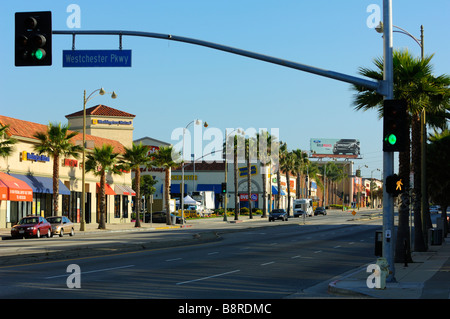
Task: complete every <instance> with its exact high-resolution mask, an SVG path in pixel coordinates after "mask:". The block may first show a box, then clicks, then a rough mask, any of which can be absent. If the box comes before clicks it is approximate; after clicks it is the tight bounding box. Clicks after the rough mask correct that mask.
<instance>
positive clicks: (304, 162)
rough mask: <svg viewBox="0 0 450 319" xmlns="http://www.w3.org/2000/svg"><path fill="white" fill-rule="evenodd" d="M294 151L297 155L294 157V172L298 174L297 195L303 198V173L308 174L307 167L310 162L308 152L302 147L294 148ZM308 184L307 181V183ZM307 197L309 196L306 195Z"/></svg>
mask: <svg viewBox="0 0 450 319" xmlns="http://www.w3.org/2000/svg"><path fill="white" fill-rule="evenodd" d="M292 153H293V154H294V155H295V156H294V159H295V162H294V169H293V170H292V171H293V173H295V174H296V178H297V182H296V185H297V187H296V197H297V198H302V197H303V194H302V187H301V184H302V183H301V182H302V175H303V174H305V176H306V169H305V168H306V167H307V166H308V164H309V159H308V154H307V153H306V152H303V151H302V150H301V149H296V150H293V151H292ZM305 184H306V183H305ZM306 197H307V196H306Z"/></svg>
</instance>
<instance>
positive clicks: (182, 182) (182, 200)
mask: <svg viewBox="0 0 450 319" xmlns="http://www.w3.org/2000/svg"><path fill="white" fill-rule="evenodd" d="M201 122H202V121H200V120H194V121H191V122H189V123H188V125H186V127H185V128H183V145H182V151H181V158H182V160H183V161H184V133H185V132H186V129H187V128H188V127H189V125H191V124H192V123H195V125H200V124H201ZM203 127H208V123H207V122H206V121H205V124H203ZM180 191H181V222H182V223H184V164H182V165H181V190H180Z"/></svg>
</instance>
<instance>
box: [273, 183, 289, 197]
mask: <svg viewBox="0 0 450 319" xmlns="http://www.w3.org/2000/svg"><path fill="white" fill-rule="evenodd" d="M272 194H273V195H278V187H276V186H273V185H272ZM281 195H282V196H285V195H286V193H285V192H284V191H283V190H281Z"/></svg>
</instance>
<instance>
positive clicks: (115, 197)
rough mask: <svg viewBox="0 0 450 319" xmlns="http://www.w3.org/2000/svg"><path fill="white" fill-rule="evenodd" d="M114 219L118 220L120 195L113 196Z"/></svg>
mask: <svg viewBox="0 0 450 319" xmlns="http://www.w3.org/2000/svg"><path fill="white" fill-rule="evenodd" d="M114 218H120V195H115V196H114Z"/></svg>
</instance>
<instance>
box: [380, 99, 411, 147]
mask: <svg viewBox="0 0 450 319" xmlns="http://www.w3.org/2000/svg"><path fill="white" fill-rule="evenodd" d="M383 113H384V114H383V151H384V152H404V151H407V150H408V143H409V138H408V137H409V122H408V114H407V112H406V101H405V100H385V101H384V112H383Z"/></svg>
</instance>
